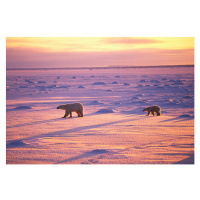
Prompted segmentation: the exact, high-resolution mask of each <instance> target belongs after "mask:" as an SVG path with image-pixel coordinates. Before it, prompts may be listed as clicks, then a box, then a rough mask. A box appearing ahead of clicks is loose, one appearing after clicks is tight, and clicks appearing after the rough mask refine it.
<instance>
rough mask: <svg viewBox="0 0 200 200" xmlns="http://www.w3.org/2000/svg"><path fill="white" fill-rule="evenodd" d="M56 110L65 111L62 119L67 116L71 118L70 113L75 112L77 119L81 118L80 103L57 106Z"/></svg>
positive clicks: (81, 108)
mask: <svg viewBox="0 0 200 200" xmlns="http://www.w3.org/2000/svg"><path fill="white" fill-rule="evenodd" d="M57 109H61V110H65V115H64V116H63V117H62V118H66V117H67V116H68V115H69V114H70V117H72V112H76V113H77V114H78V117H83V105H82V104H81V103H71V104H69V103H68V104H66V105H60V106H58V107H57Z"/></svg>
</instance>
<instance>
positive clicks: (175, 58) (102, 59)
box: [6, 37, 194, 68]
mask: <svg viewBox="0 0 200 200" xmlns="http://www.w3.org/2000/svg"><path fill="white" fill-rule="evenodd" d="M188 64H194V38H193V37H143V38H140V37H83V38H81V37H66V38H62V37H52V38H51V37H42V38H40V37H38V38H36V37H17V38H15V37H9V38H7V39H6V65H7V68H44V67H47V68H56V67H58V68H62V67H63V68H64V67H66V68H67V67H69V68H71V67H107V66H110V65H120V66H122V65H125V66H152V65H188Z"/></svg>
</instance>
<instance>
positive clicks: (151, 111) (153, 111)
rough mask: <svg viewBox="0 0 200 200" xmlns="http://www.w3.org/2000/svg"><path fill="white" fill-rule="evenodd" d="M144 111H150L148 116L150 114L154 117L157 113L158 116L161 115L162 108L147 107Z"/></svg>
mask: <svg viewBox="0 0 200 200" xmlns="http://www.w3.org/2000/svg"><path fill="white" fill-rule="evenodd" d="M143 111H148V114H147V116H149V115H150V113H152V114H153V116H154V113H155V112H156V113H157V116H160V115H161V108H160V107H159V106H149V107H146V108H145V109H144V110H143Z"/></svg>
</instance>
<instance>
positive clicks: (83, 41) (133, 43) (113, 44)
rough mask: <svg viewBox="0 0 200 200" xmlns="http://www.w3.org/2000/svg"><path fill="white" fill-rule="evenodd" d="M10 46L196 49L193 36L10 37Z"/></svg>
mask: <svg viewBox="0 0 200 200" xmlns="http://www.w3.org/2000/svg"><path fill="white" fill-rule="evenodd" d="M6 42H7V44H6V45H7V47H8V48H27V49H35V50H38V49H39V50H42V51H47V52H70V51H72V52H76V51H77V52H80V51H93V52H94V51H125V50H134V49H141V50H142V49H162V50H163V49H166V50H168V49H194V38H193V37H142V38H141V37H132V38H128V37H17V38H15V37H9V38H7V40H6Z"/></svg>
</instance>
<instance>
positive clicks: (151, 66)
mask: <svg viewBox="0 0 200 200" xmlns="http://www.w3.org/2000/svg"><path fill="white" fill-rule="evenodd" d="M168 67H194V64H187V65H150V66H133V65H109V66H107V67H58V68H56V67H38V68H37V67H35V68H26V67H24V68H17V67H16V68H7V67H6V71H7V70H8V71H9V70H72V69H89V70H92V69H116V68H124V69H127V68H168Z"/></svg>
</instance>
